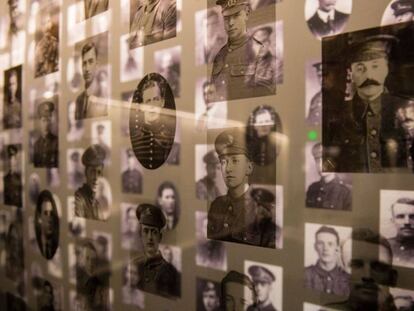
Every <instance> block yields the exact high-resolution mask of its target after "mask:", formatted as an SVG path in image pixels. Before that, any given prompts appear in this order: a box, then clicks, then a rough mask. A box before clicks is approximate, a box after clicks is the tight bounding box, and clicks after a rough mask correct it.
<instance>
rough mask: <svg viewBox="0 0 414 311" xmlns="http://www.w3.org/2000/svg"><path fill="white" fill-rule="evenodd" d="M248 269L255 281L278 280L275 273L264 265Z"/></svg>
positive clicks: (271, 281)
mask: <svg viewBox="0 0 414 311" xmlns="http://www.w3.org/2000/svg"><path fill="white" fill-rule="evenodd" d="M248 271H249V274H250V277H251V278H252V280H253V282H254V283H258V282H263V283H273V282H274V281H275V280H276V278H275V276H274V275H273V273H272V272H271V271H270V270H269V269H266V268H265V267H262V266H256V265H254V266H251V267H250V268H249V270H248Z"/></svg>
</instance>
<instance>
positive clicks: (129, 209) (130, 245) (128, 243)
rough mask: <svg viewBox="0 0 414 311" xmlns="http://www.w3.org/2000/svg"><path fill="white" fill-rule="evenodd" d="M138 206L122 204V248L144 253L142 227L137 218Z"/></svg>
mask: <svg viewBox="0 0 414 311" xmlns="http://www.w3.org/2000/svg"><path fill="white" fill-rule="evenodd" d="M136 209H137V205H136V204H133V203H124V202H123V203H121V235H122V243H121V245H122V248H123V249H126V250H130V251H142V249H143V246H142V238H141V227H140V223H139V222H138V219H137V216H136Z"/></svg>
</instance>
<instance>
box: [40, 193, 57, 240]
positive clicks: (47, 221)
mask: <svg viewBox="0 0 414 311" xmlns="http://www.w3.org/2000/svg"><path fill="white" fill-rule="evenodd" d="M53 217H54V213H53V205H52V202H50V201H43V202H42V205H41V212H40V224H41V227H42V232H43V233H44V234H45V235H46V236H50V235H52V234H53V224H54V219H53Z"/></svg>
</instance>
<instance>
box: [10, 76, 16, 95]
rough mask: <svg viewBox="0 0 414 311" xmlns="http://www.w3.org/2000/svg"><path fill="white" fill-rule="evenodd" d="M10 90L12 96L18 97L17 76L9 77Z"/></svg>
mask: <svg viewBox="0 0 414 311" xmlns="http://www.w3.org/2000/svg"><path fill="white" fill-rule="evenodd" d="M9 90H10V94H12V96H15V95H16V92H17V75H16V74H11V75H10V77H9Z"/></svg>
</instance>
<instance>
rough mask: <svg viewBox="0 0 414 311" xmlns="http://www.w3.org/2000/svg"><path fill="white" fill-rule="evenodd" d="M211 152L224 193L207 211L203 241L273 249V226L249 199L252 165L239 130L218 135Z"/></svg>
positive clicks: (252, 200) (274, 231)
mask: <svg viewBox="0 0 414 311" xmlns="http://www.w3.org/2000/svg"><path fill="white" fill-rule="evenodd" d="M215 149H216V152H217V154H218V156H219V159H220V163H221V171H222V174H223V178H224V182H225V183H226V186H227V188H228V192H227V194H226V195H224V196H220V197H217V198H216V199H215V200H214V201H213V202H212V204H211V206H210V209H209V211H208V227H207V237H208V238H209V239H214V240H222V241H228V242H235V243H243V244H248V245H255V246H262V247H270V248H274V247H275V241H276V225H275V224H274V223H273V221H272V219H269V217H268V211H267V210H266V209H265V208H263V206H261V205H260V204H257V203H256V201H255V200H254V199H253V197H252V189H251V187H250V185H249V176H250V175H251V174H252V172H253V168H254V164H253V161H252V156H251V154H250V150H249V149H248V147H247V146H246V136H245V133H244V131H242V130H241V129H240V128H231V129H227V130H225V131H223V132H222V133H220V134H219V135H218V136H217V138H216V140H215Z"/></svg>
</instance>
